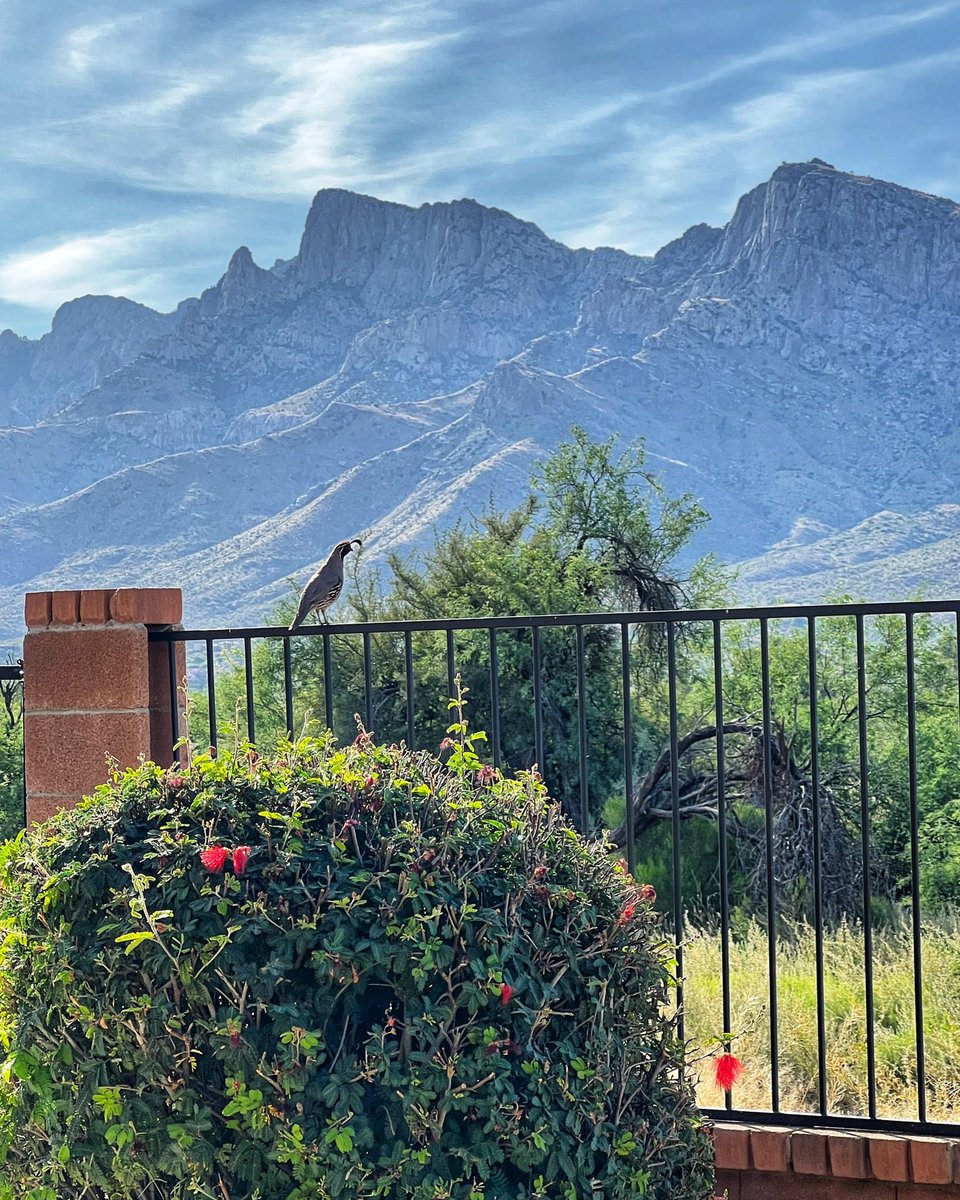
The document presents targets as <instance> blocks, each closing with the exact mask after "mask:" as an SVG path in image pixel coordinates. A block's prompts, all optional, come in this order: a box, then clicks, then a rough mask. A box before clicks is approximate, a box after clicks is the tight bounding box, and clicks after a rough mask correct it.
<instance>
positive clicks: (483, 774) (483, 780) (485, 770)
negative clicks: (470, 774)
mask: <svg viewBox="0 0 960 1200" xmlns="http://www.w3.org/2000/svg"><path fill="white" fill-rule="evenodd" d="M496 777H497V772H496V771H495V770H494V768H493V767H488V766H483V767H481V768H480V770H479V771H478V772H477V783H479V784H482V785H483V786H484V787H485V786H486V785H487V784H489V783H493V781H494V780H495V779H496Z"/></svg>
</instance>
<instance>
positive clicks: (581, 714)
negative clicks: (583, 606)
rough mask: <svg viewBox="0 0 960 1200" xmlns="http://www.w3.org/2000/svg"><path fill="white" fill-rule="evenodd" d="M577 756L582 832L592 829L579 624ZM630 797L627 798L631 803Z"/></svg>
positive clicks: (584, 689)
mask: <svg viewBox="0 0 960 1200" xmlns="http://www.w3.org/2000/svg"><path fill="white" fill-rule="evenodd" d="M577 727H578V728H577V735H578V739H579V741H578V745H577V750H578V754H577V758H578V760H579V765H580V832H581V833H584V834H585V833H587V832H589V829H590V791H589V788H590V778H589V773H588V770H587V766H588V755H589V747H588V745H587V673H586V665H585V663H584V645H583V626H582V625H578V626H577ZM629 803H630V799H629V797H628V798H627V804H628V805H629Z"/></svg>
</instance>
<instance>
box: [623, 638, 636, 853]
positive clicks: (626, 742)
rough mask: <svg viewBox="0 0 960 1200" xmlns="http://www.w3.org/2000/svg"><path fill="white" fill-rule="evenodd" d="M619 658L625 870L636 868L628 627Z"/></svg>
mask: <svg viewBox="0 0 960 1200" xmlns="http://www.w3.org/2000/svg"><path fill="white" fill-rule="evenodd" d="M620 660H621V666H622V668H623V794H624V795H625V796H626V798H627V811H626V814H625V815H626V831H627V870H628V871H629V872H630V874H631V875H632V874H633V873H634V871H635V870H636V869H637V847H636V844H635V843H636V829H635V822H634V811H633V706H632V704H631V699H632V697H631V694H630V627H629V626H628V625H627V624H626V623H624V624H623V625H621V626H620Z"/></svg>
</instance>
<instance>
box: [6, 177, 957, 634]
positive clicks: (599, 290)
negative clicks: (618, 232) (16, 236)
mask: <svg viewBox="0 0 960 1200" xmlns="http://www.w3.org/2000/svg"><path fill="white" fill-rule="evenodd" d="M958 320H960V209H958V207H957V205H956V204H954V203H953V202H952V201H949V200H945V199H941V198H939V197H935V196H930V195H926V194H923V193H920V192H916V191H912V190H910V189H907V188H904V187H900V186H897V185H895V184H891V183H886V182H882V181H878V180H874V179H869V178H864V177H861V176H857V175H853V174H849V173H845V172H843V171H839V170H836V169H835V168H833V167H832V166H830V165H829V164H827V163H824V162H822V161H820V160H817V159H814V160H813V161H812V162H807V163H785V164H783V165H782V166H780V167H779V168H778V169H777V170H776V171H774V173H773V175H772V176H771V178H770V179H769V180H768V181H767V182H765V183H762V184H760V185H759V186H758V187H756V188H754V189H753V190H752V191H750V192H749V193H748V194H747V195H745V196H744V197H743V198H742V199H741V200H740V202H739V203H738V204H737V206H736V209H735V211H734V213H733V215H732V217H731V219H730V221H729V222H728V224H727V225H726V226H724V227H723V228H713V227H710V226H707V225H697V226H694V227H693V228H692V229H689V230H688V231H687V232H686V233H685V234H683V235H682V236H681V237H679V238H678V239H676V240H675V241H673V242H671V243H670V244H669V245H667V246H665V247H664V248H663V249H662V250H660V251H659V252H658V253H657V254H655V255H653V256H652V257H639V256H635V255H630V254H627V253H625V252H623V251H621V250H617V249H612V248H599V249H594V250H587V249H570V248H568V247H567V246H564V245H562V244H560V243H559V242H557V241H554V240H552V239H551V238H549V237H548V236H547V235H545V234H544V233H542V232H541V231H540V230H539V229H538V228H537V227H536V226H535V225H532V224H530V223H529V222H526V221H522V220H520V219H518V218H517V217H514V216H512V215H511V214H510V213H507V212H503V211H501V210H498V209H494V208H488V207H484V206H483V205H480V204H478V203H476V202H475V201H473V200H457V201H453V202H444V203H435V204H424V205H422V206H420V207H419V208H411V207H407V206H405V205H401V204H395V203H389V202H385V201H382V200H377V199H374V198H372V197H369V196H362V195H357V194H355V193H351V192H347V191H342V190H332V189H331V190H324V191H321V192H319V193H318V194H317V196H316V198H315V199H314V201H313V204H312V206H311V208H310V211H309V214H308V216H307V220H306V225H305V229H304V233H303V237H302V240H301V242H300V247H299V250H298V252H297V254H296V255H294V257H292V258H290V259H287V260H281V261H278V262H276V263H275V264H274V265H273V266H272V267H270V268H269V269H265V268H263V267H261V266H258V265H257V264H256V263H255V262H254V260H253V258H252V256H251V254H250V251H249V250H248V249H247V248H246V247H241V248H240V249H239V250H237V251H236V253H235V254H234V255H233V257H232V258H231V260H230V263H229V265H228V266H227V269H226V271H225V273H224V275H223V276H222V278H221V279H220V280H219V281H218V282H217V283H216V284H215V285H214V286H212V287H210V288H209V289H208V290H207V291H205V292H203V294H202V295H201V296H199V297H198V298H197V297H194V298H190V299H187V300H184V301H183V302H182V303H181V304H180V305H179V306H178V307H177V309H176V310H175V311H174V312H172V313H158V312H154V311H153V310H151V309H149V308H146V307H144V306H143V305H140V304H136V303H133V302H132V301H130V300H127V299H123V298H121V297H113V296H85V297H81V298H79V299H76V300H72V301H70V302H69V303H67V304H64V305H63V306H62V307H61V308H60V309H59V311H58V312H57V314H56V316H55V318H54V320H53V324H52V328H51V330H50V332H49V333H48V334H46V335H44V336H43V337H41V338H39V339H38V340H28V339H25V338H21V337H18V336H17V335H16V334H14V333H13V332H11V331H10V330H5V331H4V332H3V333H0V644H3V643H6V644H13V643H15V641H16V640H17V639H18V638H19V635H20V633H21V629H22V624H21V615H22V595H23V592H24V591H27V590H36V589H45V588H52V587H71V586H74V587H79V586H90V587H94V586H99V587H102V586H111V585H114V584H117V585H119V584H158V585H159V584H166V585H170V584H176V585H180V586H182V587H183V588H184V591H185V595H186V613H187V620H188V621H189V622H190V623H191V624H211V625H213V624H215V625H236V624H239V623H252V622H258V621H260V620H262V619H263V618H264V616H265V615H266V614H268V613H269V611H270V609H271V607H272V605H273V604H274V603H275V602H276V600H277V599H278V598H279V597H280V596H282V595H285V594H287V593H288V591H289V583H288V580H289V579H290V578H291V577H295V578H303V577H305V575H306V574H307V573H309V571H310V570H311V569H312V568H313V566H314V565H315V564H316V562H317V561H318V560H320V559H322V558H323V557H325V555H326V553H327V551H328V549H329V547H330V546H331V545H332V544H333V543H334V542H335V541H337V540H339V539H340V538H341V537H347V536H353V535H355V534H360V535H362V536H363V537H364V540H365V554H366V555H367V561H368V562H369V561H371V560H373V561H377V560H378V559H382V558H383V556H384V555H385V554H386V553H387V552H388V551H389V550H406V549H414V548H416V547H418V546H423V545H424V544H426V543H429V541H430V539H431V538H432V536H433V533H434V531H435V530H436V529H438V528H441V527H443V526H444V525H447V524H449V523H451V522H452V521H454V520H457V519H459V518H463V517H464V516H466V515H467V514H469V513H470V512H473V511H477V510H478V509H479V508H481V507H482V506H483V505H484V504H485V503H486V502H487V500H488V499H489V497H491V496H493V497H494V499H495V500H496V502H497V503H498V504H501V505H503V504H509V503H512V502H514V501H515V500H517V499H518V498H519V497H520V496H521V495H522V494H523V493H524V491H525V489H526V485H527V480H528V476H529V471H530V467H531V465H532V464H533V463H534V462H535V461H536V460H537V459H539V458H542V457H543V455H544V454H545V453H548V452H549V450H550V449H551V448H552V447H553V446H555V445H556V444H557V442H559V441H560V440H562V439H563V438H564V437H565V436H566V435H567V433H568V432H569V429H570V426H571V425H572V424H574V423H577V424H579V425H582V426H583V427H584V428H585V429H586V430H587V431H588V432H589V433H590V434H591V435H593V436H596V437H603V436H607V435H609V434H610V433H612V432H616V433H619V434H621V435H623V436H625V437H628V438H630V437H637V436H642V437H644V438H645V440H646V446H647V450H648V453H649V455H650V456H651V459H652V462H653V464H654V465H655V466H656V467H657V468H658V469H659V470H660V471H661V472H662V474H663V476H664V478H665V482H666V484H667V486H668V488H670V489H672V490H674V491H678V490H681V491H689V492H692V493H694V494H695V495H697V496H698V497H699V498H700V499H701V500H702V501H703V503H704V505H705V507H706V508H707V509H708V511H709V512H710V513H711V517H712V520H711V522H710V524H709V526H708V527H707V529H706V530H705V532H704V533H703V534H702V535H701V538H700V541H699V542H698V544H697V547H696V549H697V550H699V551H703V550H711V551H713V552H714V553H716V554H717V555H718V556H720V557H721V558H723V559H725V560H727V561H731V562H732V561H742V562H743V569H742V576H741V578H742V587H743V589H744V594H747V595H751V596H762V597H764V598H774V597H776V598H781V599H784V600H788V601H791V600H797V599H809V598H812V597H814V596H818V595H822V594H824V593H826V592H829V591H837V590H838V589H839V590H852V591H855V592H857V593H859V594H867V595H868V596H869V598H872V599H880V598H894V597H896V596H899V595H901V594H902V592H903V589H904V588H909V589H910V590H912V591H915V590H917V588H921V589H925V590H927V591H928V593H931V594H932V593H934V592H937V591H943V589H945V588H948V589H951V590H955V589H956V588H957V586H958V585H960V508H958V507H957V505H956V503H955V502H956V501H958V499H960V497H958V485H957V478H958V471H960V434H958V429H957V423H956V421H955V414H956V409H957V396H958V383H960V339H958V336H957V335H958ZM954 543H955V544H954Z"/></svg>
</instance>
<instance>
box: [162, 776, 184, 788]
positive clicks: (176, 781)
mask: <svg viewBox="0 0 960 1200" xmlns="http://www.w3.org/2000/svg"><path fill="white" fill-rule="evenodd" d="M186 782H187V781H186V779H185V778H184V776H183V775H172V776H171V777H170V778H169V779H168V780H167V787H168V788H169V789H170V791H171V792H179V791H180V789H181V788H182V787H183V785H184V784H185V783H186Z"/></svg>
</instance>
